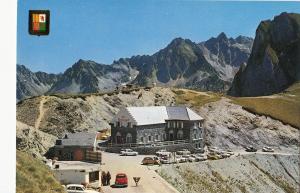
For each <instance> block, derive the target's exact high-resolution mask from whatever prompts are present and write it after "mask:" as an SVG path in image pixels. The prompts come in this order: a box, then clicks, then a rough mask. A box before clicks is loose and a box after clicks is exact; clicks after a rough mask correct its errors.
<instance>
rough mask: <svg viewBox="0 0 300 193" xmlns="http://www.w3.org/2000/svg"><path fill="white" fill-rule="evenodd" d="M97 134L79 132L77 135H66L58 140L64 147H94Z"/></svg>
mask: <svg viewBox="0 0 300 193" xmlns="http://www.w3.org/2000/svg"><path fill="white" fill-rule="evenodd" d="M96 135H97V133H91V132H90V133H88V132H79V133H66V134H65V136H64V137H63V138H62V139H60V140H61V145H65V146H94V144H95V140H96Z"/></svg>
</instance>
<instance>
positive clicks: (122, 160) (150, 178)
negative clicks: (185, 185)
mask: <svg viewBox="0 0 300 193" xmlns="http://www.w3.org/2000/svg"><path fill="white" fill-rule="evenodd" d="M102 156H103V165H102V166H101V167H102V171H105V172H107V171H109V172H110V173H111V175H112V179H111V184H114V181H115V176H116V174H117V173H121V172H122V173H126V174H127V176H128V187H127V188H113V187H110V186H104V187H103V192H104V193H113V192H116V193H122V192H124V193H125V192H126V193H157V192H164V193H178V191H177V190H176V189H175V188H174V187H173V186H171V185H170V184H169V183H168V182H166V181H165V180H164V179H163V178H161V177H160V176H159V175H158V174H157V173H156V172H155V169H157V168H158V167H159V166H144V165H141V162H142V160H143V158H144V157H145V156H144V155H138V156H120V155H118V154H114V153H107V152H103V155H102ZM133 177H141V179H140V181H139V183H138V186H136V185H135V182H134V180H133Z"/></svg>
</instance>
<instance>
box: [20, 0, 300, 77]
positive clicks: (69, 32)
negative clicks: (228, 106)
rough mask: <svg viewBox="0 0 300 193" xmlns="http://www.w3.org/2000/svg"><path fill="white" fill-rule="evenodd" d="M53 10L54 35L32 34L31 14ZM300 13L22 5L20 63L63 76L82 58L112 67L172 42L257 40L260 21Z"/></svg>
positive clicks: (110, 2)
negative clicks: (220, 36) (223, 36)
mask: <svg viewBox="0 0 300 193" xmlns="http://www.w3.org/2000/svg"><path fill="white" fill-rule="evenodd" d="M35 9H47V10H50V18H51V19H50V34H49V35H48V36H33V35H29V33H28V11H29V10H35ZM281 12H294V13H300V2H240V1H238V2H233V1H230V2H224V1H204V2H203V1H195V0H194V1H182V0H181V1H178V0H43V1H41V0H19V1H18V16H17V18H18V21H17V63H18V64H23V65H25V66H27V67H28V68H29V69H31V70H32V71H34V72H36V71H44V72H49V73H59V72H64V71H65V70H66V69H67V68H69V67H70V66H72V65H73V64H74V63H75V62H76V61H78V60H79V59H84V60H93V61H95V62H98V63H103V64H111V63H113V61H114V60H118V59H119V58H122V57H123V58H125V57H131V56H133V55H143V54H150V55H151V54H153V53H155V52H157V51H159V50H160V49H162V48H164V47H165V46H167V45H168V44H169V43H170V42H171V41H172V40H173V39H174V38H176V37H182V38H188V39H190V40H192V41H193V42H201V41H205V40H207V39H209V38H211V37H216V36H217V35H218V34H219V33H221V32H225V33H226V35H227V36H228V37H234V38H235V37H237V36H239V35H244V36H250V37H253V38H254V37H255V30H256V28H257V26H258V24H259V22H260V21H262V20H267V19H273V18H274V16H276V15H279V14H280V13H281Z"/></svg>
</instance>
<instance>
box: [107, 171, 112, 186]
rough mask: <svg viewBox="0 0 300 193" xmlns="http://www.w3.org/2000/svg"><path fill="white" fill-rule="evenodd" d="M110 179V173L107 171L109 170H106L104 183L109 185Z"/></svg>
mask: <svg viewBox="0 0 300 193" xmlns="http://www.w3.org/2000/svg"><path fill="white" fill-rule="evenodd" d="M110 179H111V175H110V173H109V171H107V174H106V180H107V181H106V184H107V185H110Z"/></svg>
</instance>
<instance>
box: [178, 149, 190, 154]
mask: <svg viewBox="0 0 300 193" xmlns="http://www.w3.org/2000/svg"><path fill="white" fill-rule="evenodd" d="M176 153H177V154H178V155H190V154H191V152H190V151H189V150H187V149H182V150H180V151H177V152H176Z"/></svg>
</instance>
